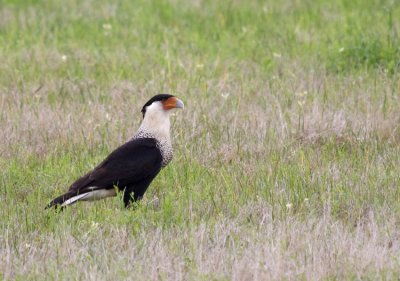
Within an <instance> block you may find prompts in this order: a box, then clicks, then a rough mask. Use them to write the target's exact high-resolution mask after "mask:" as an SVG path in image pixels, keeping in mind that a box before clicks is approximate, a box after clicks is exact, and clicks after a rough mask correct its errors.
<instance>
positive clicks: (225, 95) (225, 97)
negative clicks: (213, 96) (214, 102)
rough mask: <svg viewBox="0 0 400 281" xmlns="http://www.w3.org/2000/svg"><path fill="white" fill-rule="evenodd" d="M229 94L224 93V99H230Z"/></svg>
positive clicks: (222, 95)
mask: <svg viewBox="0 0 400 281" xmlns="http://www.w3.org/2000/svg"><path fill="white" fill-rule="evenodd" d="M229 95H230V94H229V93H222V94H221V97H223V98H224V99H227V98H228V97H229Z"/></svg>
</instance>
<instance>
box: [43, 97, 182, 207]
mask: <svg viewBox="0 0 400 281" xmlns="http://www.w3.org/2000/svg"><path fill="white" fill-rule="evenodd" d="M173 108H183V102H182V101H181V100H180V99H178V98H176V97H174V96H172V95H167V94H161V95H156V96H154V97H153V98H151V99H150V100H149V101H148V102H147V103H146V104H145V105H144V106H143V108H142V113H143V121H142V124H141V125H140V127H139V130H138V131H137V132H136V134H135V135H134V136H133V138H132V139H131V140H129V141H128V142H127V143H125V144H123V145H122V146H120V147H119V148H117V149H116V150H114V151H113V152H111V154H110V155H109V156H108V157H107V158H106V159H105V160H104V161H103V162H101V163H100V164H99V165H98V166H97V167H96V168H94V169H93V170H92V171H90V172H89V173H87V174H86V175H84V176H83V177H81V178H80V179H78V180H77V181H75V182H74V183H73V184H72V185H71V186H70V188H69V190H68V192H67V193H65V194H63V195H61V196H59V197H57V198H55V199H54V200H53V201H51V202H50V203H49V204H48V205H47V207H46V208H50V207H53V206H54V207H57V206H61V207H65V206H68V205H71V204H73V203H76V202H78V201H92V200H98V199H102V198H106V197H110V196H115V195H116V188H118V190H120V191H123V192H124V193H123V199H124V204H125V207H128V206H129V204H130V202H131V201H136V200H139V199H141V198H142V196H143V194H144V193H145V192H146V189H147V187H148V186H149V185H150V183H151V182H152V180H153V179H154V178H155V177H156V176H157V174H158V173H159V172H160V170H161V168H163V167H165V166H166V165H167V164H168V163H169V162H170V161H171V159H172V145H171V139H170V132H169V131H170V121H169V115H170V112H171V109H173Z"/></svg>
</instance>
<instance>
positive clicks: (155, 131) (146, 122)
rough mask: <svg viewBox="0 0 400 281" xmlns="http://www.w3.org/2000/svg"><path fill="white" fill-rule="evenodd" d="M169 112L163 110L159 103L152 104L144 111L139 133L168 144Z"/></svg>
mask: <svg viewBox="0 0 400 281" xmlns="http://www.w3.org/2000/svg"><path fill="white" fill-rule="evenodd" d="M170 127H171V124H170V121H169V112H168V111H167V110H164V108H163V105H162V103H161V102H153V103H152V104H151V105H149V106H148V107H147V109H146V113H145V115H144V119H143V121H142V124H141V125H140V128H139V132H146V133H148V134H151V135H154V137H156V138H157V139H159V140H166V141H168V142H170V139H171V137H170Z"/></svg>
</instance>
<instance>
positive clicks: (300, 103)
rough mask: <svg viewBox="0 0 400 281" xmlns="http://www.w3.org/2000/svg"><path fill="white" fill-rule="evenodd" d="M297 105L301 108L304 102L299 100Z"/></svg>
mask: <svg viewBox="0 0 400 281" xmlns="http://www.w3.org/2000/svg"><path fill="white" fill-rule="evenodd" d="M297 104H298V105H299V106H301V107H303V106H304V105H305V104H306V101H305V100H299V101H298V102H297Z"/></svg>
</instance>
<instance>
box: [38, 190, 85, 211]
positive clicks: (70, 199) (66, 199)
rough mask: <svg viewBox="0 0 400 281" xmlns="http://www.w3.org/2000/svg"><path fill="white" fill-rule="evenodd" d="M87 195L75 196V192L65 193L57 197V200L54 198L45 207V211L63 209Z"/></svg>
mask: <svg viewBox="0 0 400 281" xmlns="http://www.w3.org/2000/svg"><path fill="white" fill-rule="evenodd" d="M85 195H87V193H83V194H77V193H76V192H67V193H65V194H63V195H61V196H58V197H57V198H54V199H53V200H52V201H51V202H50V203H49V204H48V205H47V206H46V208H45V209H49V208H53V207H54V208H56V209H57V207H61V208H63V207H65V206H68V205H71V204H73V203H75V202H77V201H78V200H79V199H81V198H82V197H84V196H85Z"/></svg>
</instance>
